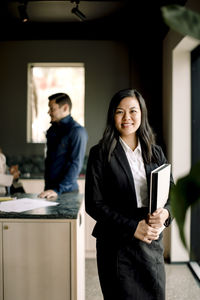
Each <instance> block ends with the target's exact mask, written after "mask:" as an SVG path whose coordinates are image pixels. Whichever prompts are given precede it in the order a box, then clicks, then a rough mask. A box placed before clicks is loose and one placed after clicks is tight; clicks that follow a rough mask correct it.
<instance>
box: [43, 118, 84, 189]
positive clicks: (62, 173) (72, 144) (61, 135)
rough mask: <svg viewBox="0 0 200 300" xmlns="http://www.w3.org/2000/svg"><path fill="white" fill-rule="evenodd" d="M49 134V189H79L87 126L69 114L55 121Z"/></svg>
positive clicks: (47, 184) (47, 171)
mask: <svg viewBox="0 0 200 300" xmlns="http://www.w3.org/2000/svg"><path fill="white" fill-rule="evenodd" d="M46 138H47V155H46V159H45V190H49V189H51V190H54V191H55V192H56V193H58V194H62V193H65V192H72V191H76V190H78V183H77V179H78V176H79V174H80V171H81V168H82V165H83V161H84V156H85V150H86V144H87V139H88V136H87V132H86V130H85V128H84V127H82V126H81V125H80V124H78V123H77V122H76V121H74V120H73V118H72V117H71V115H68V116H67V117H65V118H63V119H62V120H61V121H60V122H53V123H52V125H51V127H50V128H49V129H48V130H47V134H46Z"/></svg>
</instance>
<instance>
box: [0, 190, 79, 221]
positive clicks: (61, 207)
mask: <svg viewBox="0 0 200 300" xmlns="http://www.w3.org/2000/svg"><path fill="white" fill-rule="evenodd" d="M13 197H17V198H37V194H15V195H14V196H13ZM44 200H45V199H44ZM48 201H54V202H58V203H59V204H58V205H56V206H47V207H42V208H37V209H34V210H29V211H25V212H22V213H16V212H9V213H7V212H2V211H0V219H1V218H23V219H77V216H78V212H79V209H80V206H81V204H82V202H83V195H82V194H79V193H65V194H62V195H60V196H58V197H57V198H51V199H50V200H49V199H48ZM0 209H1V204H0Z"/></svg>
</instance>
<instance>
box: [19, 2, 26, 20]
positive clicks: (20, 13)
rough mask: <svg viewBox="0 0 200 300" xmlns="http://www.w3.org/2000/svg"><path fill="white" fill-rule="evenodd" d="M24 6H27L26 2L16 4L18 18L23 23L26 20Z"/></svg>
mask: <svg viewBox="0 0 200 300" xmlns="http://www.w3.org/2000/svg"><path fill="white" fill-rule="evenodd" d="M26 8H27V2H24V3H21V4H20V5H19V6H18V11H19V16H20V20H21V21H22V22H23V23H26V22H28V14H27V11H26Z"/></svg>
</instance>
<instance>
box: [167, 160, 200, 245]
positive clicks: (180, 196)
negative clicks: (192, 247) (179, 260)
mask: <svg viewBox="0 0 200 300" xmlns="http://www.w3.org/2000/svg"><path fill="white" fill-rule="evenodd" d="M198 201H200V162H198V163H196V164H195V165H193V166H192V168H191V170H190V172H189V174H188V175H186V176H184V177H182V178H179V179H178V180H177V183H176V185H175V186H173V188H172V189H171V191H170V203H171V209H172V214H173V216H174V218H175V220H176V222H177V225H178V229H179V234H180V238H181V241H182V243H183V245H184V246H185V248H188V247H187V243H186V239H185V233H184V224H185V217H186V213H187V210H188V208H189V207H190V206H193V205H196V203H198Z"/></svg>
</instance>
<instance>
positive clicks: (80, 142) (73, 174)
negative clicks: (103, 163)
mask: <svg viewBox="0 0 200 300" xmlns="http://www.w3.org/2000/svg"><path fill="white" fill-rule="evenodd" d="M87 140H88V136H87V133H86V130H85V128H83V127H75V128H73V129H72V132H71V143H70V150H71V152H70V156H69V159H68V162H67V164H66V166H65V173H64V176H63V179H62V181H61V182H60V183H59V187H58V189H55V190H54V191H55V192H56V193H57V194H61V193H63V192H69V191H70V190H71V188H72V185H73V184H74V182H75V181H76V180H77V178H78V176H79V173H80V171H81V168H82V166H83V161H84V157H85V151H86V145H87Z"/></svg>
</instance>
